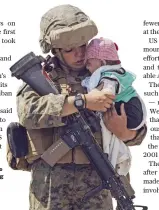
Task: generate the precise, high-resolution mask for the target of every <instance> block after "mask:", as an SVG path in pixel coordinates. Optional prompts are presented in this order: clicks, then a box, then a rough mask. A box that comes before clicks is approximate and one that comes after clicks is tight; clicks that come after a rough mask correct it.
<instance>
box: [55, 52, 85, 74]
mask: <svg viewBox="0 0 159 210" xmlns="http://www.w3.org/2000/svg"><path fill="white" fill-rule="evenodd" d="M55 55H56V57H57V58H58V60H59V64H60V65H61V66H62V68H63V69H64V70H65V71H66V73H70V74H72V73H75V72H76V73H79V72H80V71H81V70H84V69H85V66H83V67H82V68H73V67H72V66H70V65H68V64H67V62H66V61H65V59H64V57H63V55H62V53H61V51H60V49H56V54H55ZM76 73H75V74H76Z"/></svg>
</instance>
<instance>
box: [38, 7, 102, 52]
mask: <svg viewBox="0 0 159 210" xmlns="http://www.w3.org/2000/svg"><path fill="white" fill-rule="evenodd" d="M97 33H98V30H97V26H96V24H95V23H94V22H93V21H92V20H91V19H90V18H89V17H88V16H87V15H86V14H85V13H84V12H83V11H81V10H80V9H79V8H77V7H75V6H72V5H69V4H67V5H60V6H57V7H54V8H52V9H50V10H49V11H48V12H46V13H45V14H44V15H43V16H42V18H41V22H40V39H39V42H40V47H41V49H42V51H43V53H49V51H50V50H51V49H52V48H73V47H78V46H81V45H84V44H86V43H87V42H88V41H89V40H90V39H92V38H93V37H94V36H95V35H97Z"/></svg>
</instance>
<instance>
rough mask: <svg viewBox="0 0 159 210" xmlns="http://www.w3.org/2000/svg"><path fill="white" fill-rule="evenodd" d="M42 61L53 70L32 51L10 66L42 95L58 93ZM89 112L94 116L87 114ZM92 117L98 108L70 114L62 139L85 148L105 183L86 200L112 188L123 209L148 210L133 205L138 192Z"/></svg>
mask: <svg viewBox="0 0 159 210" xmlns="http://www.w3.org/2000/svg"><path fill="white" fill-rule="evenodd" d="M42 63H44V69H45V70H46V72H49V71H51V70H52V66H51V65H52V64H51V61H50V57H48V58H47V59H44V58H43V57H42V56H35V54H34V53H32V52H31V53H29V54H27V55H25V56H24V57H23V58H21V59H20V60H19V61H17V62H16V63H15V64H14V65H13V66H12V67H11V68H10V70H11V72H12V76H15V77H16V78H17V79H22V80H23V81H24V82H26V83H27V84H28V85H29V86H30V87H31V88H32V89H33V90H34V91H35V92H37V93H38V94H39V95H40V96H43V95H46V94H49V93H54V94H58V91H57V90H56V88H55V86H54V84H53V82H52V81H51V79H49V77H48V76H47V77H45V76H44V75H43V73H42V65H41V64H42ZM35 79H36V80H35ZM88 113H90V115H89V114H88ZM86 115H89V116H90V117H88V118H87V117H86ZM92 117H95V114H94V112H92V111H88V110H86V109H85V110H83V111H80V112H78V113H75V114H73V115H71V116H68V117H67V120H66V121H67V124H66V125H65V126H63V127H62V129H61V131H60V136H61V139H62V140H63V142H64V144H66V145H67V146H68V148H71V149H73V148H75V147H76V146H81V148H82V150H83V152H84V153H85V155H86V156H87V158H88V159H89V161H90V163H91V164H92V165H93V167H94V168H95V170H96V172H97V174H98V175H99V177H100V178H101V185H100V186H97V187H96V188H95V189H92V190H91V191H90V192H88V193H86V194H85V196H84V197H83V201H86V200H88V199H89V198H90V197H92V196H93V195H94V194H96V193H98V192H99V191H101V190H103V189H108V190H110V192H111V194H112V196H113V197H114V198H115V199H116V200H117V202H118V205H119V209H120V210H135V207H142V209H143V210H147V209H148V208H147V207H146V206H135V205H133V199H134V198H135V195H134V194H135V192H134V190H133V189H132V187H131V185H130V184H129V182H128V180H127V179H126V177H125V176H120V175H119V174H117V173H116V172H115V170H114V168H113V166H112V165H111V163H110V161H109V160H108V157H107V155H106V154H104V153H103V151H102V149H101V147H100V146H99V145H98V143H97V142H96V140H95V138H94V135H93V133H92V129H91V128H90V127H92V123H91V122H90V121H91V119H92ZM93 129H99V128H96V125H95V126H93Z"/></svg>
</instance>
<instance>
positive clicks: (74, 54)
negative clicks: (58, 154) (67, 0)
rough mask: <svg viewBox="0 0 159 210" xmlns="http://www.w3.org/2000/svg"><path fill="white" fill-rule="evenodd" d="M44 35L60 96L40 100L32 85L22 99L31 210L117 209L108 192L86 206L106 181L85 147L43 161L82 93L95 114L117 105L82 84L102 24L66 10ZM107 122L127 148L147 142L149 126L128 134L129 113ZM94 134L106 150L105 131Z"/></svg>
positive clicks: (56, 12) (51, 17) (45, 26)
mask: <svg viewBox="0 0 159 210" xmlns="http://www.w3.org/2000/svg"><path fill="white" fill-rule="evenodd" d="M40 30H41V34H40V46H41V48H42V51H43V52H44V53H49V52H50V51H51V52H52V53H53V54H54V58H53V63H54V70H53V71H52V72H50V73H49V75H50V77H51V78H52V80H53V81H54V83H55V84H56V87H57V89H58V90H59V93H60V94H59V95H54V94H52V93H50V94H48V95H45V96H42V97H40V96H39V95H38V94H37V93H35V92H34V91H33V90H32V89H31V88H30V87H29V86H27V85H24V86H23V88H21V89H20V91H19V92H18V94H17V110H18V116H19V121H20V123H21V124H22V125H23V126H24V127H26V129H27V132H28V139H29V155H28V156H27V157H26V159H27V162H28V163H29V164H32V167H31V176H32V180H31V184H30V210H86V209H87V210H88V209H91V210H104V209H105V210H112V209H113V206H112V198H111V195H110V192H109V191H107V190H103V191H102V192H100V193H99V194H97V195H96V196H94V197H92V198H91V199H90V200H89V201H88V202H86V203H82V202H81V199H82V197H83V196H84V194H85V193H86V192H88V191H89V190H91V189H92V188H94V187H96V186H97V185H99V184H100V179H99V177H98V175H97V173H96V172H95V170H94V169H93V168H92V167H91V165H90V164H89V161H88V159H87V158H86V156H85V155H84V153H83V152H82V150H81V148H80V147H77V148H75V149H73V150H71V151H69V152H68V153H67V154H66V155H65V156H64V157H62V158H61V159H60V160H59V161H58V162H57V163H56V164H55V165H54V167H51V166H50V165H48V164H47V163H46V162H45V161H44V160H42V159H41V158H40V156H41V154H43V152H44V151H45V150H47V148H48V147H49V146H51V145H52V144H53V143H54V142H56V141H57V140H58V139H59V135H58V134H59V129H62V126H63V125H64V122H63V121H62V119H63V117H64V116H68V115H70V114H73V113H75V112H77V109H76V108H75V106H74V100H75V97H74V95H75V94H76V93H81V94H82V97H83V100H84V101H85V102H86V103H85V105H86V108H88V109H90V110H97V111H106V110H107V108H109V107H110V106H111V104H112V102H113V99H114V96H111V95H106V94H105V93H102V92H101V91H98V90H93V91H91V92H89V93H88V94H87V93H85V90H84V89H83V87H81V80H82V79H84V78H85V77H86V76H88V71H87V70H86V69H85V66H84V55H85V47H86V44H87V42H88V41H89V40H90V39H91V38H93V37H94V36H95V35H96V34H97V28H96V25H95V23H94V22H93V21H91V20H90V19H89V17H88V16H87V15H86V14H85V13H83V12H82V11H81V10H80V9H79V8H77V7H74V6H71V5H61V6H58V7H55V8H53V9H51V10H49V11H48V12H47V13H45V14H44V16H43V17H42V19H41V24H40ZM84 93H85V98H84ZM104 120H105V124H106V126H107V127H108V128H109V130H110V131H112V132H113V133H114V134H115V135H116V136H117V137H119V138H121V139H123V141H125V143H126V144H127V145H139V144H141V142H142V140H143V139H144V137H145V134H146V126H143V128H142V129H140V130H139V131H130V130H128V129H127V127H126V115H125V114H123V115H122V116H118V115H117V114H116V113H115V112H114V113H112V114H111V116H110V114H108V113H106V114H105V118H104ZM121 130H122V131H123V132H121ZM94 135H95V138H96V140H97V141H98V142H99V144H100V145H101V144H102V137H101V132H97V133H94Z"/></svg>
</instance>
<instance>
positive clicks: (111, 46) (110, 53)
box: [85, 38, 119, 61]
mask: <svg viewBox="0 0 159 210" xmlns="http://www.w3.org/2000/svg"><path fill="white" fill-rule="evenodd" d="M117 50H118V47H117V45H116V44H115V43H114V42H113V41H111V40H110V39H104V38H100V39H93V40H92V41H91V42H90V43H89V45H88V47H87V50H86V58H85V60H86V61H87V60H88V59H89V58H97V59H100V60H105V61H106V60H110V61H118V60H119V57H118V53H117Z"/></svg>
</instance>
